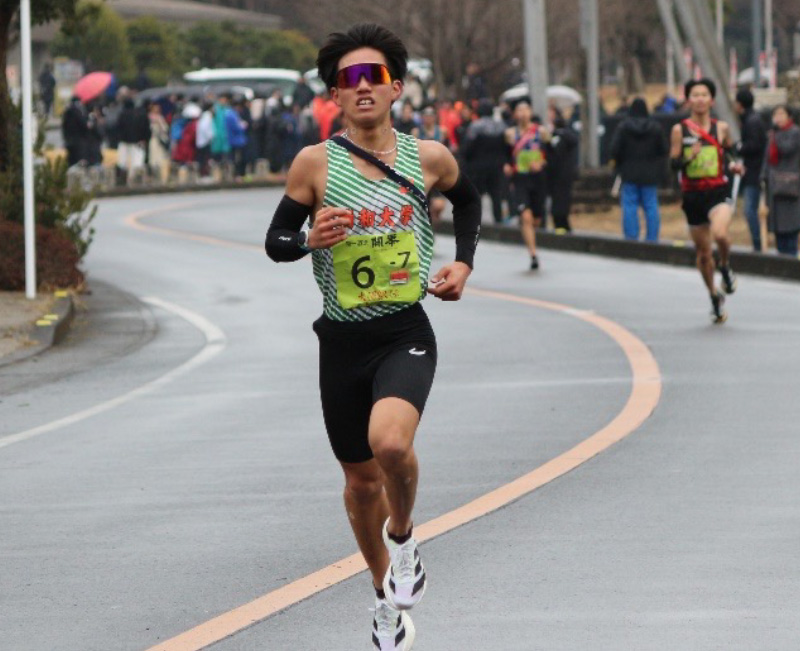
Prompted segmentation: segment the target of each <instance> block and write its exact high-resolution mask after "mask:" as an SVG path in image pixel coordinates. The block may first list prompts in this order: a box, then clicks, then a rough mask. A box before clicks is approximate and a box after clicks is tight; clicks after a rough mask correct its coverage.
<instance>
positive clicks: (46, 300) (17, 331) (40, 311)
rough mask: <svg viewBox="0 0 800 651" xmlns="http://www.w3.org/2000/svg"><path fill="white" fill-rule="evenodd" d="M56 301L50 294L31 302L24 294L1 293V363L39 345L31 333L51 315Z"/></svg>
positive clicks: (38, 296)
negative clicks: (38, 322) (46, 316)
mask: <svg viewBox="0 0 800 651" xmlns="http://www.w3.org/2000/svg"><path fill="white" fill-rule="evenodd" d="M55 301H56V298H55V296H53V294H50V293H44V294H38V295H37V297H36V298H35V299H33V300H31V299H28V298H26V297H25V293H24V292H0V361H2V360H3V359H5V358H8V357H10V356H11V355H12V354H14V353H17V352H19V351H21V350H23V349H25V348H32V347H34V346H37V345H38V344H39V341H37V340H36V339H34V338H33V337H32V336H31V333H32V332H33V329H34V328H35V327H36V321H38V320H39V319H40V318H41V317H43V316H45V315H46V314H49V313H50V309H51V308H52V306H53V305H54V303H55Z"/></svg>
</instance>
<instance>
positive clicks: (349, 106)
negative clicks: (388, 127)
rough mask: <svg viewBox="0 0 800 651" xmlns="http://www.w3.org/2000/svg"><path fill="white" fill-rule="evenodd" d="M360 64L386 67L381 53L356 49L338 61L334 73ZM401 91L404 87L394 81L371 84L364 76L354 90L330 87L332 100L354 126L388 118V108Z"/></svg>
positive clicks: (397, 81) (368, 124)
mask: <svg viewBox="0 0 800 651" xmlns="http://www.w3.org/2000/svg"><path fill="white" fill-rule="evenodd" d="M359 63H380V64H383V65H386V57H384V56H383V53H382V52H380V51H378V50H375V49H373V48H367V47H365V48H359V49H358V50H353V51H352V52H348V53H347V54H346V55H344V56H343V57H342V58H341V59H340V60H339V66H338V68H337V70H342V69H343V68H347V67H349V66H352V65H356V64H359ZM402 90H403V84H402V82H400V81H399V80H394V81H392V82H391V83H390V84H382V83H370V82H369V81H368V80H367V78H366V77H365V76H363V77H361V79H360V80H359V82H358V85H357V86H355V87H353V88H333V89H331V97H332V98H333V100H334V101H335V102H336V104H337V105H339V106H340V107H341V108H342V111H343V112H344V114H345V116H346V117H347V118H348V119H349V120H351V121H352V122H353V123H354V124H360V125H362V126H370V125H374V124H377V123H379V122H381V121H383V120H386V119H388V115H389V109H390V107H391V105H392V102H394V101H395V100H396V99H397V98H398V97H400V94H401V92H402Z"/></svg>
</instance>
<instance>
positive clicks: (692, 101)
mask: <svg viewBox="0 0 800 651" xmlns="http://www.w3.org/2000/svg"><path fill="white" fill-rule="evenodd" d="M713 105H714V99H713V98H712V97H711V91H710V90H708V88H707V87H706V86H704V85H699V86H695V87H694V88H692V90H691V91H689V106H690V107H691V109H692V112H693V113H696V114H698V115H704V114H705V113H708V112H709V110H711V107H712V106H713Z"/></svg>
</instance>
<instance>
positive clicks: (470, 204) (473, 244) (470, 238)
mask: <svg viewBox="0 0 800 651" xmlns="http://www.w3.org/2000/svg"><path fill="white" fill-rule="evenodd" d="M442 194H443V195H444V196H445V197H447V199H448V200H449V201H450V203H452V204H453V227H454V230H455V234H456V262H463V263H464V264H466V265H468V266H469V268H470V269H472V268H473V261H474V258H475V249H476V248H477V247H478V238H479V237H480V234H481V195H480V194H478V191H477V190H476V189H475V186H474V185H472V182H471V181H470V180H469V179H468V178H467V177H466V176H465V175H464V173H463V172H459V174H458V181H456V184H455V185H454V186H453V187H452V188H450V189H449V190H446V191H444V190H443V191H442Z"/></svg>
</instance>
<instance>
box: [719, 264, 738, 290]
mask: <svg viewBox="0 0 800 651" xmlns="http://www.w3.org/2000/svg"><path fill="white" fill-rule="evenodd" d="M719 272H720V273H721V274H722V289H723V291H724V292H725V293H726V294H733V292H735V291H736V286H737V285H738V281H737V279H736V274H735V273H733V269H731V267H730V265H728V266H727V267H720V268H719Z"/></svg>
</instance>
